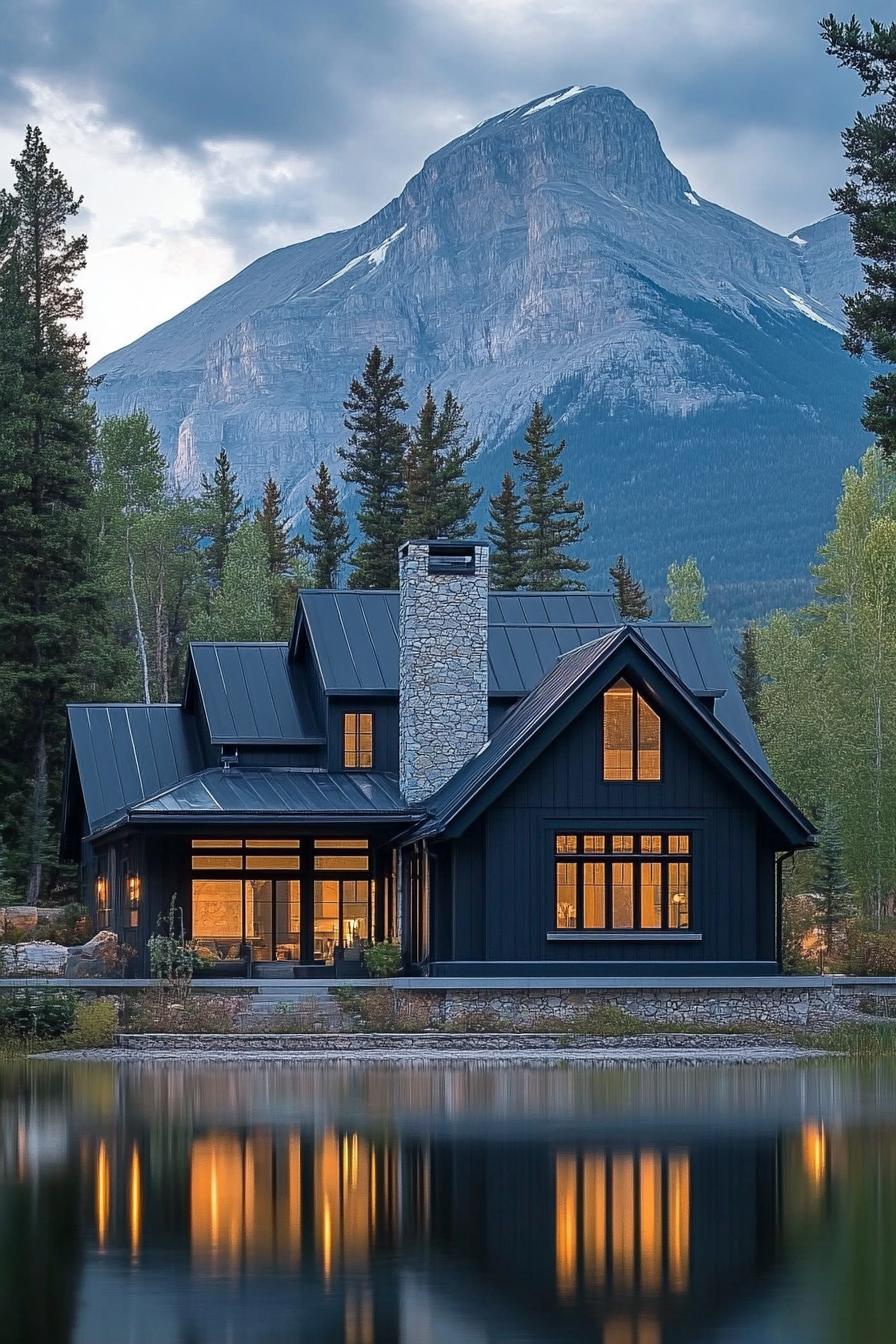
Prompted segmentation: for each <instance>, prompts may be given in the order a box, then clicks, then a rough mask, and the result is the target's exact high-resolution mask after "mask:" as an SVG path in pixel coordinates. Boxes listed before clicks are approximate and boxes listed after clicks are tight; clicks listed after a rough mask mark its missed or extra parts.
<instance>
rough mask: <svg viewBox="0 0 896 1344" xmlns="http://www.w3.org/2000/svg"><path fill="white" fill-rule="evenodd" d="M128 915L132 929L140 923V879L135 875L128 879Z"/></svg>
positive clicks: (132, 874)
mask: <svg viewBox="0 0 896 1344" xmlns="http://www.w3.org/2000/svg"><path fill="white" fill-rule="evenodd" d="M128 913H129V923H130V927H131V928H132V929H136V927H137V925H138V924H139V923H140V879H139V877H138V876H137V874H136V873H131V875H130V876H129V877H128Z"/></svg>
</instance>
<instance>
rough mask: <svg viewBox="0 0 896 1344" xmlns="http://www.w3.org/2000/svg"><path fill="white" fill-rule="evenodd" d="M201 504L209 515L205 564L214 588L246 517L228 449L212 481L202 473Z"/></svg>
mask: <svg viewBox="0 0 896 1344" xmlns="http://www.w3.org/2000/svg"><path fill="white" fill-rule="evenodd" d="M200 500H201V502H202V506H203V508H204V510H205V514H206V536H207V538H208V546H207V547H206V550H205V563H206V567H207V570H208V576H209V580H210V582H211V584H212V587H215V588H216V587H217V586H218V585H219V584H220V582H221V579H222V576H223V574H224V562H225V561H226V559H227V548H228V546H229V545H230V543H231V541H232V540H233V538H234V537H235V536H236V531H237V528H238V527H239V526H240V523H242V522H243V520H244V519H245V517H246V509H245V507H244V505H243V497H242V495H241V494H240V491H239V487H238V485H237V476H236V472H235V471H234V470H233V468H232V467H231V465H230V458H229V457H228V456H227V449H226V448H222V449H221V451H220V453H218V456H217V457H216V458H215V470H214V472H213V473H212V476H211V479H209V477H208V475H207V474H206V473H205V472H203V473H202V490H201V491H200Z"/></svg>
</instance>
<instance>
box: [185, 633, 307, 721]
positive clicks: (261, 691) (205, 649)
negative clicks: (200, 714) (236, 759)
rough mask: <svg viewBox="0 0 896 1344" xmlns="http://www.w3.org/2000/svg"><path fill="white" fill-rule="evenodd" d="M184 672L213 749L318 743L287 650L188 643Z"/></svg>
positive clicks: (286, 647) (285, 647)
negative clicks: (195, 689) (193, 683)
mask: <svg viewBox="0 0 896 1344" xmlns="http://www.w3.org/2000/svg"><path fill="white" fill-rule="evenodd" d="M190 670H191V671H192V675H193V676H195V679H196V685H197V687H198V691H199V698H200V700H201V701H202V707H203V710H204V712H205V717H206V722H207V724H208V730H209V736H210V738H211V740H212V742H213V743H215V744H220V743H228V744H229V743H233V744H234V745H239V744H248V743H256V744H257V743H276V744H278V745H282V746H292V745H301V744H303V743H309V744H310V743H315V742H320V741H322V740H323V739H322V738H321V735H320V729H319V728H318V726H317V725H316V724H315V722H314V719H313V716H312V713H311V708H310V705H309V703H308V697H307V694H306V693H305V691H304V688H303V687H302V686H301V685H300V678H299V677H298V675H297V674H296V672H295V670H294V668H293V665H292V664H291V663H290V661H289V645H288V644H261V643H258V644H252V643H247V642H240V643H225V642H217V641H216V642H214V643H211V642H209V643H193V644H191V645H190ZM189 684H190V674H189V672H188V676H187V679H186V686H189Z"/></svg>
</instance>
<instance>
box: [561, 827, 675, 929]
mask: <svg viewBox="0 0 896 1344" xmlns="http://www.w3.org/2000/svg"><path fill="white" fill-rule="evenodd" d="M690 839H691V838H690V836H689V835H591V834H589V835H569V834H565V833H564V834H562V835H557V836H555V843H554V848H555V854H556V858H555V869H554V898H555V908H556V927H557V928H558V929H566V930H575V929H583V930H587V929H620V930H625V929H630V930H632V931H638V930H642V931H649V930H652V929H688V928H690V926H691V910H690V888H691V843H690ZM595 854H606V855H607V859H606V860H603V859H601V860H595V859H594V857H593V856H594V855H595ZM617 855H619V856H622V855H624V856H625V857H624V858H621V857H620V858H616V857H615V856H617Z"/></svg>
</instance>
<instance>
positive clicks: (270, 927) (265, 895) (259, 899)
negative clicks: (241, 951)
mask: <svg viewBox="0 0 896 1344" xmlns="http://www.w3.org/2000/svg"><path fill="white" fill-rule="evenodd" d="M299 891H300V887H299V883H298V881H296V880H292V879H285V878H274V879H271V878H266V877H265V878H259V877H252V878H249V879H248V880H247V881H246V942H247V943H248V944H249V947H250V948H251V949H252V960H253V961H298V960H299V958H300V955H301V932H300V927H301V926H300V922H299V919H300V899H299Z"/></svg>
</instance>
